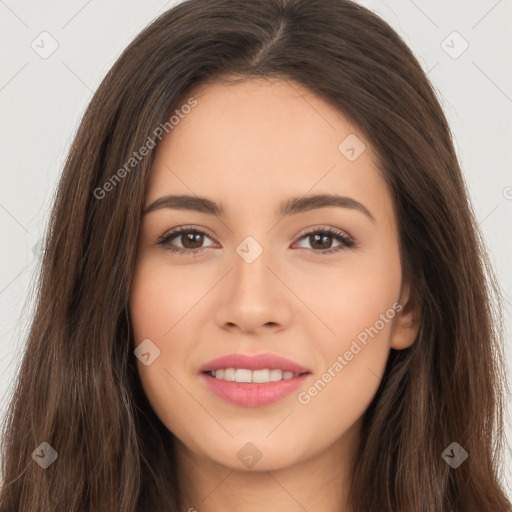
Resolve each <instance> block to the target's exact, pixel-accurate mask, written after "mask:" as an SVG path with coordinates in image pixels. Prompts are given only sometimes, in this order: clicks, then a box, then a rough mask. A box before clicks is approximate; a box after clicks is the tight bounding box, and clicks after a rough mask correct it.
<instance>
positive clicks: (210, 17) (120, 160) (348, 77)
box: [0, 0, 511, 512]
mask: <svg viewBox="0 0 512 512" xmlns="http://www.w3.org/2000/svg"><path fill="white" fill-rule="evenodd" d="M226 77H232V80H231V81H232V82H233V81H235V80H241V81H243V80H250V79H252V78H258V77H263V78H276V79H278V80H285V81H290V82H291V83H295V84H299V85H301V86H303V87H305V88H307V89H308V90H310V91H312V92H313V93H315V94H316V95H318V97H320V98H323V99H324V100H326V101H327V102H329V104H330V105H332V106H334V107H335V108H337V109H339V111H340V112H342V113H343V114H344V115H345V116H346V117H347V119H349V120H350V121H351V122H352V123H354V125H355V126H357V127H358V128H359V129H360V130H361V132H362V133H363V134H365V136H366V137H367V139H368V141H369V142H370V144H371V145H372V148H373V150H374V152H375V154H376V155H377V157H378V170H379V172H380V173H381V174H382V176H383V177H384V179H385V181H386V183H387V185H388V186H389V191H390V193H391V195H392V198H393V201H394V205H395V210H396V214H397V219H398V230H399V239H400V257H401V263H402V269H403V275H404V277H407V278H408V279H410V280H411V285H412V287H413V290H414V293H415V295H416V296H417V298H418V302H419V304H420V305H421V320H420V328H419V333H418V336H417V337H416V340H415V342H414V344H413V345H412V346H411V347H409V348H407V349H404V350H391V351H390V355H389V358H388V362H387V366H386V369H385V373H384V376H383V379H382V381H381V384H380V387H379V389H378V391H377V393H376V395H375V397H374V399H373V400H372V402H371V404H370V406H369V407H368V409H367V410H366V411H365V414H364V418H363V427H362V432H361V443H360V445H359V448H358V456H357V459H356V463H355V464H354V467H353V479H352V482H351V487H350V496H349V498H350V502H349V504H350V510H351V511H352V510H353V511H354V512H355V511H359V512H376V511H379V512H391V511H393V512H412V511H414V512H420V511H421V512H468V511H469V512H476V511H478V512H505V511H510V510H511V504H510V502H509V501H508V499H507V497H506V495H505V493H504V491H503V489H502V488H501V487H500V483H499V478H500V475H499V474H498V470H499V468H500V455H501V450H502V443H503V438H504V436H505V433H504V431H503V417H502V413H503V407H504V402H503V399H504V394H503V391H504V389H505V388H506V387H507V382H506V375H505V372H504V369H503V368H504V362H503V353H502V347H501V346H500V343H501V340H502V337H503V325H502V323H503V320H502V312H501V301H502V298H501V290H500V287H499V285H498V283H497V280H496V277H495V275H494V271H493V269H492V266H491V264H490V263H489V256H488V255H487V252H486V248H485V244H484V242H483V237H482V235H481V233H480V231H479V227H478V224H477V222H476V221H475V216H474V213H473V210H472V207H471V204H470V202H469V199H468V192H467V189H466V185H465V182H464V180H463V177H462V173H461V169H460V167H459V163H458V160H457V157H456V153H455V150H454V146H453V142H452V135H451V132H450V129H449V126H448V123H447V120H446V118H445V116H444V114H443V111H442V108H441V106H440V104H439V102H438V100H437V98H436V94H435V92H434V89H433V87H432V85H431V84H430V82H429V80H428V78H427V76H426V74H425V72H424V71H423V70H422V68H421V66H420V64H419V63H418V61H417V60H416V58H415V57H414V55H413V53H412V52H411V50H410V49H409V48H408V47H407V45H406V44H405V43H404V42H403V40H402V39H401V38H400V37H399V36H398V35H397V34H396V32H395V31H394V30H393V29H392V28H391V27H390V26H389V25H388V24H387V23H386V22H384V21H383V20H382V19H380V18H379V17H378V16H376V15H375V14H373V13H372V12H371V11H369V10H367V9H365V8H364V7H362V6H360V5H358V4H356V3H354V2H352V1H349V0H315V1H314V2H311V1H310V0H251V1H250V2H239V1H238V0H213V1H212V0H188V1H185V2H183V3H180V4H178V5H176V6H175V7H173V8H172V9H170V10H168V11H167V12H165V13H164V14H162V15H161V16H160V17H159V18H157V19H156V20H155V21H154V22H152V23H151V24H150V25H149V26H147V27H146V28H145V29H144V30H143V31H142V32H141V33H140V34H139V35H138V36H137V37H136V38H135V39H134V40H133V42H132V43H131V44H130V45H129V46H128V47H127V48H126V49H125V50H124V52H123V53H122V54H121V56H120V57H119V58H118V60H117V61H116V62H115V64H114V65H113V67H112V68H111V69H110V71H109V72H108V74H107V75H106V76H105V78H104V79H103V81H102V83H101V84H100V86H99V88H98V90H97V91H96V93H95V94H94V96H93V98H92V100H91V102H90V104H89V106H88V108H87V110H86V112H85V114H84V116H83V119H82V121H81V124H80V126H79V128H78V131H77V134H76V136H75V139H74V141H73V144H72V146H71V149H70V151H69V155H68V157H67V160H66V162H65V165H64V169H63V173H62V176H61V179H60V182H59V185H58V189H57V193H56V197H55V199H54V205H53V209H52V213H51V218H50V222H49V226H48V231H47V236H46V239H45V243H44V249H43V259H42V264H41V269H40V274H39V275H38V281H37V283H38V284H37V290H36V302H35V304H36V308H35V311H34V314H33V319H32V321H31V325H30V329H29V332H28V338H27V343H26V347H25V352H24V354H23V358H22V362H21V365H20V368H19V371H18V374H17V380H16V384H15V390H14V393H13V396H12V400H11V402H10V404H9V409H8V413H7V415H6V417H5V422H4V425H3V438H2V479H3V481H4V484H3V486H2V489H1V493H0V506H1V507H3V508H4V509H5V510H17V511H20V512H25V511H34V510H45V511H53V510H58V511H61V510H67V511H99V510H123V511H125V512H131V511H142V510H154V511H159V510H166V511H171V512H176V511H177V510H179V509H183V503H182V494H181V491H180V485H179V480H178V477H179V475H178V471H177V467H176V461H175V453H176V452H175V437H174V435H173V434H172V433H171V432H170V431H169V430H168V429H167V428H166V427H165V426H164V425H163V423H162V422H161V421H160V419H159V418H158V417H157V416H156V414H155V412H154V411H153V410H152V408H151V406H150V404H149V402H148V399H147V397H146V396H145V394H144V392H143V389H142V386H141V383H140V380H139V376H138V373H137V369H136V364H135V362H134V355H133V348H134V340H133V332H132V330H131V320H130V312H129V309H128V298H129V293H130V284H131V277H132V273H133V269H134V266H135V262H136V253H137V242H138V237H139V231H140V223H141V212H142V210H143V207H144V195H145V188H146V183H147V181H148V177H149V173H150V170H151V165H152V161H153V158H154V154H155V151H150V152H149V154H148V155H147V156H146V157H145V158H142V159H140V161H137V162H136V165H134V166H133V167H134V168H133V169H130V170H129V171H128V170H127V169H126V165H125V167H124V169H125V171H126V172H125V173H121V168H123V164H125V163H126V162H127V161H129V160H130V158H131V157H132V156H133V154H134V152H137V151H138V150H139V149H140V148H141V147H142V146H144V145H145V144H146V143H147V141H148V137H151V136H152V134H154V133H155V132H154V130H155V128H156V127H159V126H161V125H162V124H163V123H166V122H167V121H168V119H169V116H170V115H171V114H172V113H173V111H174V110H175V109H176V108H179V107H180V106H181V102H183V101H184V100H183V98H187V94H189V92H190V91H191V90H192V88H193V87H194V86H196V85H199V84H203V83H208V82H211V81H215V80H222V79H226ZM166 131H167V130H166ZM116 171H117V175H118V177H119V178H122V179H118V180H116V181H115V182H113V181H112V178H113V176H114V174H115V173H116ZM125 175H126V176H125ZM107 182H110V183H111V186H110V188H109V187H107V186H106V183H107ZM99 189H102V190H107V189H109V193H105V192H102V197H100V194H99V193H97V192H95V191H98V190H99ZM110 189H112V190H110ZM454 441H456V442H457V443H459V444H460V445H461V446H462V447H463V448H464V449H465V450H466V451H467V452H468V454H469V457H468V458H467V460H465V462H464V463H462V464H461V465H460V466H459V467H458V468H457V469H453V468H452V467H450V466H449V465H448V464H447V463H446V462H445V461H444V460H443V458H442V456H441V455H442V453H443V451H444V450H445V449H446V448H447V447H448V446H449V445H450V444H451V443H452V442H454ZM42 442H47V443H49V444H50V445H51V446H52V447H53V448H54V449H55V450H56V451H57V453H58V459H57V460H56V461H55V463H53V464H51V465H50V466H49V467H48V468H46V469H44V470H43V469H42V468H41V467H40V466H39V465H38V464H36V463H34V460H33V459H32V453H33V452H34V450H35V449H36V448H37V447H39V446H40V445H41V443H42ZM38 449H40V448H38Z"/></svg>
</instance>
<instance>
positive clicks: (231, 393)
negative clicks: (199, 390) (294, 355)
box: [199, 373, 312, 407]
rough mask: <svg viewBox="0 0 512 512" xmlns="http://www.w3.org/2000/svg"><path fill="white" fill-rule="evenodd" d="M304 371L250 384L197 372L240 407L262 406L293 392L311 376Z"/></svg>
mask: <svg viewBox="0 0 512 512" xmlns="http://www.w3.org/2000/svg"><path fill="white" fill-rule="evenodd" d="M311 375H312V374H311V373H304V374H303V375H299V376H298V377H294V378H292V379H288V380H279V381H276V382H265V383H258V384H252V383H248V382H231V381H227V380H221V379H216V378H214V377H211V376H210V375H209V374H208V373H201V374H199V377H200V379H201V380H202V381H203V383H204V384H205V385H206V387H207V388H208V389H209V390H210V391H211V392H212V393H215V394H216V395H217V396H218V397H220V398H222V399H223V400H225V401H227V402H229V403H231V404H234V405H238V406H242V407H263V406H265V405H269V404H271V403H273V402H276V401H277V400H281V399H282V398H284V397H285V396H287V395H289V394H290V393H293V392H294V391H296V390H297V389H299V388H300V387H301V386H303V385H304V384H305V382H306V381H307V380H308V379H309V378H310V377H311Z"/></svg>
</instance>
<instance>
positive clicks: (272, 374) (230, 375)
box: [209, 368, 299, 383]
mask: <svg viewBox="0 0 512 512" xmlns="http://www.w3.org/2000/svg"><path fill="white" fill-rule="evenodd" d="M209 373H210V375H211V376H212V377H214V378H216V379H221V380H229V381H232V382H256V383H264V382H276V381H278V380H288V379H293V378H294V377H298V376H299V374H298V373H293V372H288V371H283V370H280V369H272V370H270V369H264V370H254V371H253V370H248V369H246V368H222V369H219V370H212V371H211V372H209Z"/></svg>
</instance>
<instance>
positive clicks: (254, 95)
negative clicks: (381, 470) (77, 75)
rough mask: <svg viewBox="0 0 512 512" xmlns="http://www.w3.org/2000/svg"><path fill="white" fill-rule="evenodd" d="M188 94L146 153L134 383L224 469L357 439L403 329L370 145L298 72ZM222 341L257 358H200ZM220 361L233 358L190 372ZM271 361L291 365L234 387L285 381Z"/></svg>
mask: <svg viewBox="0 0 512 512" xmlns="http://www.w3.org/2000/svg"><path fill="white" fill-rule="evenodd" d="M190 96H193V97H194V98H195V99H196V100H197V105H196V106H195V107H194V108H192V109H187V111H189V113H188V114H187V115H182V116H180V120H179V123H178V124H175V125H174V127H173V129H172V131H170V132H169V134H168V135H166V137H164V138H163V140H162V142H161V143H160V144H159V145H158V146H157V149H156V155H155V160H154V165H153V168H152V171H151V175H150V179H149V183H148V188H147V193H146V202H145V205H146V208H147V209H148V211H147V212H146V213H145V214H144V215H143V219H142V226H141V230H142V231H141V236H140V242H139V244H140V245H139V248H138V257H137V263H136V269H135V272H134V275H133V281H132V288H131V295H130V314H131V319H132V325H133V329H134V336H135V346H136V347H139V345H140V347H139V348H138V350H139V357H138V358H137V366H138V371H139V375H140V378H141V381H142V385H143V388H144V390H145V393H146V394H147V396H148V399H149V401H150V403H151V405H152V407H153V409H154V410H155V412H156V414H157V415H158V416H159V418H160V419H161V421H162V422H163V423H164V424H165V425H166V426H167V428H168V429H169V430H170V431H172V432H173V433H174V434H175V436H176V437H177V438H178V439H179V441H180V442H181V443H182V445H183V447H185V450H188V451H189V452H190V453H191V454H195V455H196V456H199V457H202V458H204V459H208V460H210V461H213V462H214V463H216V464H220V465H222V466H225V467H230V468H237V469H240V468H244V467H246V469H250V467H251V466H250V464H248V463H247V462H246V461H248V460H249V459H248V458H247V456H251V455H252V456H254V455H256V457H258V456H261V458H260V460H259V461H258V462H257V464H255V465H254V467H255V469H258V470H274V469H279V468H284V467H288V466H291V465H293V464H296V463H299V462H300V461H302V460H306V459H308V458H311V457H314V456H316V455H318V454H320V453H322V452H324V451H326V450H327V449H329V448H332V447H335V446H337V447H340V448H341V447H342V446H343V445H344V444H345V445H347V444H349V443H350V444H352V443H353V440H354V435H355V432H356V431H357V428H358V427H359V426H360V420H361V417H362V415H363V413H364V411H365V410H366V408H367V407H368V405H369V404H370V402H371V400H372V398H373V397H374V395H375V393H376V391H377V388H378V386H379V382H380V379H381V377H382V375H383V373H384V368H385V364H386V361H387V358H388V355H389V351H390V349H391V348H395V349H402V348H405V347H407V346H409V345H410V344H411V343H412V342H413V340H414V336H415V333H416V331H415V330H414V329H412V328H411V327H410V325H409V323H408V320H407V314H406V311H407V308H404V306H405V305H406V303H407V301H408V299H409V287H408V285H407V283H405V282H404V281H403V279H402V269H401V266H400V253H399V239H398V234H397V233H398V229H397V219H396V217H395V212H394V206H393V202H392V199H391V196H390V193H389V191H388V189H387V187H386V185H385V182H384V181H383V179H382V177H381V176H380V174H379V171H378V170H377V166H376V161H375V158H374V155H373V154H372V150H371V147H370V145H369V143H368V141H367V140H366V139H365V137H364V135H363V134H362V133H361V132H360V131H359V130H358V129H357V128H356V127H355V126H353V125H351V124H350V122H349V121H348V120H347V118H346V117H345V116H344V115H342V113H341V112H340V111H338V110H337V109H335V108H334V107H333V106H331V105H329V104H328V103H326V102H324V101H323V100H322V99H320V98H319V97H317V96H315V95H314V94H313V93H312V92H310V91H308V90H306V89H303V88H301V87H300V86H298V85H295V84H293V85H292V84H290V83H287V82H284V81H267V80H263V79H254V80H249V81H247V82H244V83H236V84H233V83H232V84H220V83H215V84H208V85H204V84H203V85H201V86H199V87H198V88H196V89H195V90H194V91H192V92H191V94H190ZM186 99H188V97H187V98H186ZM185 101H186V100H185ZM184 103H185V102H184ZM166 196H191V198H192V199H189V200H185V201H181V203H179V204H177V203H176V201H174V202H172V201H171V200H161V201H158V200H159V199H161V198H165V197H166ZM313 196H327V197H323V198H322V197H320V198H318V199H316V200H312V199H311V198H312V197H313ZM199 198H203V199H207V200H208V201H209V202H208V203H206V204H205V202H204V201H203V202H201V200H200V199H199ZM336 198H338V199H336ZM339 198H345V199H339ZM294 199H296V201H294ZM157 201H158V202H157ZM210 202H211V203H210ZM213 203H215V204H216V205H217V209H218V210H219V211H215V208H214V207H212V204H213ZM285 205H288V208H284V206H285ZM220 210H221V212H220ZM180 230H181V231H180ZM141 343H143V344H141ZM134 348H135V347H134ZM140 354H144V355H143V357H140ZM233 354H235V355H245V356H248V357H249V358H252V356H260V355H262V354H266V355H269V358H267V359H261V360H259V361H257V362H256V363H255V362H254V361H255V360H254V359H251V360H250V361H249V360H248V359H246V360H238V361H234V362H233V361H227V362H225V364H222V362H221V363H218V362H217V363H213V364H209V362H210V361H212V360H214V359H216V358H219V357H221V356H227V355H233ZM277 357H282V358H286V359H287V360H289V361H288V362H283V361H282V360H278V359H277ZM290 361H291V362H292V363H294V364H295V365H296V366H295V367H292V366H290V364H291V363H290ZM258 362H259V363H260V364H259V366H258V364H257V363H258ZM225 367H226V368H235V369H236V368H238V369H239V370H242V371H236V370H235V371H234V370H225V371H224V372H219V371H217V372H216V377H215V378H214V377H213V376H211V375H209V374H206V373H204V372H203V370H204V369H205V368H206V369H209V370H214V369H216V370H220V369H222V368H225ZM251 368H252V369H257V370H258V371H254V372H251V371H249V370H251ZM286 368H288V370H286ZM279 369H281V370H285V371H291V370H294V371H291V373H292V374H293V375H291V378H285V379H283V380H279V381H278V380H276V381H272V382H267V383H259V382H247V380H250V379H254V380H256V381H265V380H267V381H268V380H269V379H270V378H271V376H273V377H272V378H275V379H281V378H282V377H290V374H283V375H281V374H280V373H279ZM244 370H245V371H244ZM266 370H269V371H266ZM270 370H274V371H272V372H271V371H270ZM276 370H277V371H276ZM302 372H307V373H303V374H302V375H300V376H299V375H298V374H300V373H302ZM223 373H224V375H223ZM233 374H234V375H235V377H234V378H235V379H236V380H235V381H234V382H233V381H227V380H226V378H227V379H232V378H233ZM219 377H220V378H219ZM237 381H242V382H237ZM248 443H252V445H254V447H253V446H252V445H249V444H248ZM258 454H259V455H258ZM244 464H245V466H244Z"/></svg>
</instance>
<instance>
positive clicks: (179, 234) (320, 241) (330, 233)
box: [157, 226, 356, 256]
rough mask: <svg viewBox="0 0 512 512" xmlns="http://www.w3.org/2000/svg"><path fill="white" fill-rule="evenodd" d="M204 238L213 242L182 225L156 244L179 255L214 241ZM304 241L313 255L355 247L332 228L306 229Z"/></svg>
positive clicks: (202, 232)
mask: <svg viewBox="0 0 512 512" xmlns="http://www.w3.org/2000/svg"><path fill="white" fill-rule="evenodd" d="M175 239H176V240H177V241H178V242H179V243H180V244H181V245H175V242H173V240H175ZM205 239H208V240H210V241H212V242H213V240H212V238H211V237H210V236H209V235H208V234H206V233H205V232H204V231H202V230H200V229H197V228H193V227H191V226H183V227H180V228H177V229H174V230H172V231H171V232H169V233H166V234H164V235H162V236H161V237H160V238H159V240H158V242H157V244H158V245H162V246H164V247H165V249H166V250H168V251H171V252H172V253H177V254H180V255H183V256H184V255H187V254H194V255H195V254H197V253H199V252H200V251H201V250H203V249H204V248H205V247H213V246H214V245H215V243H216V242H214V243H213V244H211V245H209V246H203V243H204V242H205ZM333 239H334V240H335V241H336V242H338V245H334V246H333V245H332V241H333ZM302 240H304V241H306V242H308V243H309V244H310V246H311V248H307V247H301V249H305V250H307V251H309V252H310V253H312V254H315V255H319V256H322V255H325V254H331V253H334V252H339V251H342V250H344V249H349V248H351V247H355V245H356V244H355V242H354V241H353V240H352V239H351V238H350V237H349V236H348V235H346V234H345V233H343V232H342V231H338V230H336V229H333V228H317V229H315V230H312V231H308V232H306V233H304V234H302V236H301V237H300V239H299V242H300V241H302Z"/></svg>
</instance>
